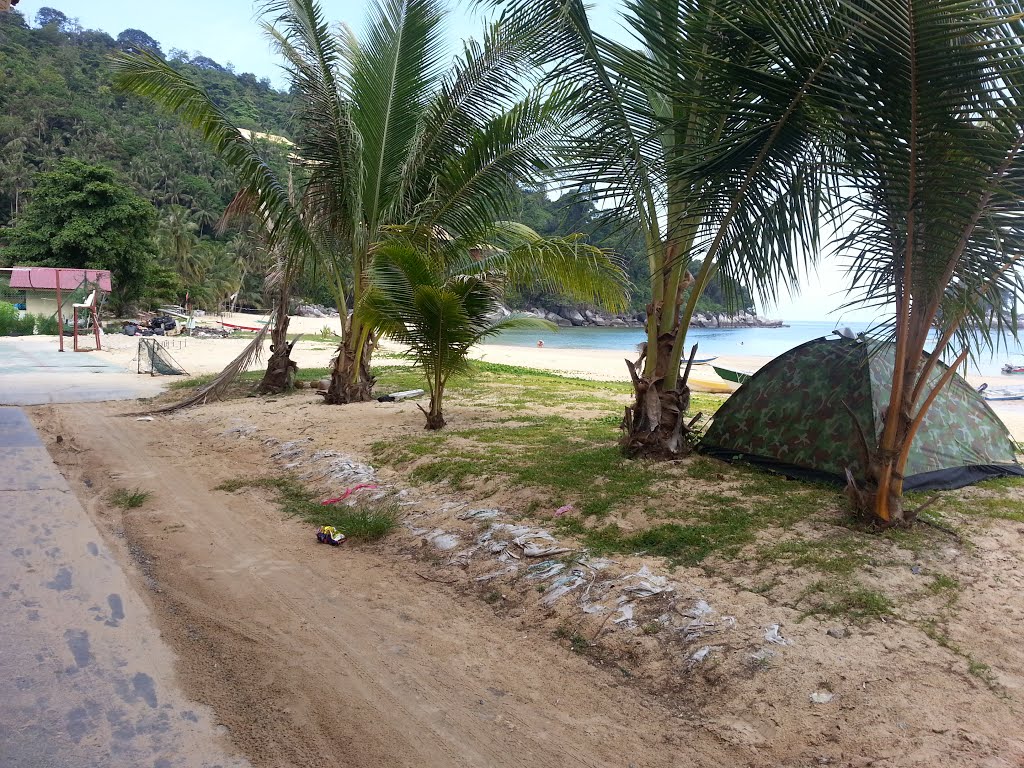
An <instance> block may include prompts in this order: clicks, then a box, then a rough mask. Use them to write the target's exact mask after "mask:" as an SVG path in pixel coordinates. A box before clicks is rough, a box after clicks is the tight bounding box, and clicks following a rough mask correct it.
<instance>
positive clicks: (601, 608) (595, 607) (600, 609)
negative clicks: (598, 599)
mask: <svg viewBox="0 0 1024 768" xmlns="http://www.w3.org/2000/svg"><path fill="white" fill-rule="evenodd" d="M607 610H608V606H607V605H601V604H600V603H585V604H584V606H583V612H584V613H605V612H606V611H607Z"/></svg>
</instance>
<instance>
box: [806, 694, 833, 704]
mask: <svg viewBox="0 0 1024 768" xmlns="http://www.w3.org/2000/svg"><path fill="white" fill-rule="evenodd" d="M835 697H836V695H835V694H834V693H829V692H828V691H815V692H814V693H812V694H811V704H828V703H829V702H830V701H832V699H834V698H835Z"/></svg>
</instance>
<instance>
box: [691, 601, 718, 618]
mask: <svg viewBox="0 0 1024 768" xmlns="http://www.w3.org/2000/svg"><path fill="white" fill-rule="evenodd" d="M714 612H715V609H714V608H712V607H711V606H710V605H709V604H708V602H707V600H698V601H697V602H696V603H694V604H693V608H691V609H690V610H688V611H686V612H685V613H683V616H686V617H687V618H689V619H702V618H704V617H705V616H707V615H709V614H712V613H714Z"/></svg>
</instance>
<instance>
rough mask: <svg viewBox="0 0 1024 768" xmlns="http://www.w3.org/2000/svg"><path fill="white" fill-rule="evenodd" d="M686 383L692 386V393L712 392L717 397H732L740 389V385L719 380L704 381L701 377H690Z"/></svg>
mask: <svg viewBox="0 0 1024 768" xmlns="http://www.w3.org/2000/svg"><path fill="white" fill-rule="evenodd" d="M686 383H687V384H689V385H690V391H691V392H710V393H712V394H717V395H731V394H732V393H733V392H735V391H736V390H737V389H739V384H734V383H732V382H731V381H725V380H724V379H719V378H714V379H702V378H700V377H699V376H690V378H689V379H688V380H687V382H686Z"/></svg>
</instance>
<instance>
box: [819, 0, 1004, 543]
mask: <svg viewBox="0 0 1024 768" xmlns="http://www.w3.org/2000/svg"><path fill="white" fill-rule="evenodd" d="M828 5H829V6H830V7H829V8H828V10H829V12H830V14H831V15H832V16H833V18H835V19H836V20H837V21H838V22H839V23H841V24H842V25H843V26H844V27H845V29H846V30H847V31H846V32H844V33H843V35H842V38H843V39H844V40H845V41H846V44H845V45H844V50H843V52H842V55H841V56H839V57H837V59H836V62H835V65H834V66H832V67H830V68H829V69H828V70H827V71H825V72H824V73H823V77H822V78H821V79H820V80H819V81H818V82H816V83H815V84H814V86H813V87H812V89H811V93H810V95H811V97H812V98H813V99H815V101H816V102H818V103H819V105H820V106H821V110H822V111H821V113H820V118H821V120H822V130H823V135H824V136H825V137H826V141H827V143H828V144H829V145H830V146H832V147H834V148H835V150H836V151H835V155H834V163H835V165H834V174H831V177H832V178H833V179H834V185H833V189H832V190H831V191H832V194H833V197H834V198H835V199H836V201H837V208H836V219H837V221H838V222H841V223H842V224H843V230H844V235H843V236H842V237H840V238H837V242H836V243H835V245H836V249H837V251H838V252H839V253H840V254H841V255H842V256H845V258H846V259H847V262H848V265H849V274H850V275H851V279H852V283H853V286H854V295H853V299H852V303H853V304H856V305H861V306H869V307H873V308H875V309H876V310H877V311H879V312H880V313H883V322H881V323H880V327H881V330H882V331H883V332H884V335H885V336H887V337H888V340H889V341H891V342H893V343H894V345H895V364H894V369H893V372H892V379H891V386H890V399H889V403H888V407H887V408H886V409H885V416H884V422H883V424H882V425H880V426H881V429H880V430H877V431H876V429H875V425H873V424H859V425H855V428H856V429H858V430H859V431H860V434H861V435H862V436H864V435H870V436H871V437H870V438H867V437H865V438H864V448H865V454H866V456H865V458H866V464H867V473H866V474H867V477H866V483H861V484H859V485H858V484H857V483H856V482H855V481H854V480H851V488H850V489H849V490H850V495H851V497H852V498H853V499H854V500H855V503H856V505H857V506H858V507H859V508H860V510H861V511H862V512H864V513H866V514H867V515H869V516H870V517H872V518H873V519H875V520H876V521H877V522H879V523H880V524H882V525H893V524H900V523H908V522H910V521H912V520H913V519H914V517H915V514H916V512H915V511H914V510H908V509H906V508H905V507H904V503H903V484H902V478H903V474H904V471H905V468H906V466H907V460H908V457H909V453H910V449H911V446H912V444H913V441H914V437H915V435H916V434H917V432H918V430H919V428H920V427H921V424H922V423H923V422H924V420H925V419H926V418H927V417H928V415H929V413H930V408H931V405H932V403H933V402H934V400H935V398H936V397H937V395H938V393H939V392H940V391H941V389H942V387H944V386H946V385H947V384H948V383H949V381H950V380H951V379H952V377H953V375H954V372H955V370H956V369H957V367H958V366H959V365H960V364H961V363H963V362H964V360H966V358H967V356H968V355H969V354H970V353H971V352H972V351H976V350H978V349H979V348H986V347H988V348H991V347H993V345H995V344H998V340H999V339H1001V338H1003V332H1004V331H1010V332H1012V333H1013V334H1014V336H1015V335H1016V332H1017V314H1016V307H1017V304H1018V302H1019V300H1020V299H1021V297H1022V296H1024V285H1022V279H1021V270H1020V267H1019V264H1020V260H1021V258H1022V256H1024V237H1022V235H1024V230H1022V228H1021V224H1020V222H1021V216H1022V214H1024V155H1022V149H1024V23H1022V15H1021V14H1022V11H1024V7H1022V5H1021V3H1020V2H1019V0H964V1H963V2H956V3H950V2H948V1H947V0H899V1H898V2H896V1H895V0H893V1H891V2H887V3H871V4H867V3H858V2H853V0H844V1H843V2H840V1H839V0H835V1H834V2H831V3H829V4H828ZM886 318H887V319H886ZM933 328H934V329H936V331H937V333H938V336H939V338H938V342H937V343H936V344H935V345H934V348H933V349H932V351H931V354H930V355H928V356H926V355H925V351H926V349H927V347H928V346H929V334H930V332H931V331H932V329H933ZM943 355H946V356H947V357H948V358H952V364H951V365H950V367H949V368H948V369H947V370H946V371H944V372H943V373H942V375H941V376H940V375H938V371H937V370H936V366H937V364H938V361H939V358H940V357H941V356H943ZM876 434H877V435H878V437H877V439H876V438H875V435H876ZM950 439H951V440H954V439H959V438H958V437H957V436H955V435H950Z"/></svg>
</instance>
